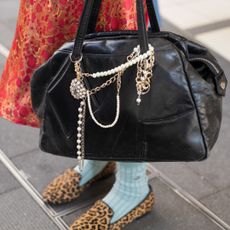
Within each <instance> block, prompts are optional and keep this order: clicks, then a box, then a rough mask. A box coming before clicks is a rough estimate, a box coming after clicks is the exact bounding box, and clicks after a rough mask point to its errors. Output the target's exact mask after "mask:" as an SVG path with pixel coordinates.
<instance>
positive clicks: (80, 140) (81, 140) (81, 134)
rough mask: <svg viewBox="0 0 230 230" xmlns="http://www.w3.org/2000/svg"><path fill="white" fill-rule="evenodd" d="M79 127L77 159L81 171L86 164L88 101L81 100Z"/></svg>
mask: <svg viewBox="0 0 230 230" xmlns="http://www.w3.org/2000/svg"><path fill="white" fill-rule="evenodd" d="M78 112H79V113H78V127H77V141H76V142H77V145H76V150H77V160H78V161H79V163H80V165H79V166H80V167H79V169H80V171H81V170H82V169H83V164H84V126H85V112H86V103H85V101H84V100H83V101H81V103H80V107H79V108H78Z"/></svg>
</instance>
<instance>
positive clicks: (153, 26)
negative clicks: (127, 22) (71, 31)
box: [87, 0, 160, 34]
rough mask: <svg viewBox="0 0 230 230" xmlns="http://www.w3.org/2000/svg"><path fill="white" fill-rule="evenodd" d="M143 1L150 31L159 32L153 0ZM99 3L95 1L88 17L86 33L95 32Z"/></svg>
mask: <svg viewBox="0 0 230 230" xmlns="http://www.w3.org/2000/svg"><path fill="white" fill-rule="evenodd" d="M145 1H146V6H147V10H148V16H149V21H150V29H151V31H152V32H155V33H157V32H160V26H159V23H158V18H157V15H156V10H155V6H154V2H153V1H154V0H145ZM100 4H101V0H96V1H95V6H94V9H93V15H92V17H91V18H90V22H89V23H90V24H89V28H88V31H87V34H90V33H95V32H96V24H97V19H98V14H99V10H100Z"/></svg>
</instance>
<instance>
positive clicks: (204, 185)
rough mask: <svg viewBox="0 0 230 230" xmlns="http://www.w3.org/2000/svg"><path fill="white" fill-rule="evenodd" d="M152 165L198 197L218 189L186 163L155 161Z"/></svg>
mask: <svg viewBox="0 0 230 230" xmlns="http://www.w3.org/2000/svg"><path fill="white" fill-rule="evenodd" d="M152 165H153V166H154V167H156V168H157V169H158V170H160V171H161V172H162V173H164V174H165V175H167V176H168V177H169V178H170V179H171V180H172V181H174V182H175V183H176V184H177V185H179V186H180V187H181V188H183V189H184V190H185V191H187V192H189V193H190V194H191V195H192V196H194V197H195V198H196V199H200V198H202V197H204V196H207V195H209V194H212V193H214V192H215V191H217V188H216V187H215V186H213V185H212V184H210V183H209V182H208V181H207V180H206V179H205V178H204V177H203V176H202V175H199V174H197V173H196V172H195V171H194V170H193V169H191V168H189V167H188V166H187V165H185V164H184V163H179V162H178V163H174V162H170V163H169V162H168V163H153V164H152ZM194 185H196V186H194Z"/></svg>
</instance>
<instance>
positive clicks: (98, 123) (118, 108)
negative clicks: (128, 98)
mask: <svg viewBox="0 0 230 230" xmlns="http://www.w3.org/2000/svg"><path fill="white" fill-rule="evenodd" d="M116 99H117V106H116V116H115V119H114V121H113V122H112V123H111V124H108V125H104V124H102V123H100V122H99V121H98V120H97V119H96V117H95V116H94V114H93V111H92V106H91V102H90V95H89V91H87V102H88V108H89V113H90V115H91V118H92V119H93V121H94V122H95V123H96V124H97V125H98V126H100V127H101V128H104V129H108V128H112V127H113V126H114V125H115V124H116V123H117V121H118V118H119V115H120V96H119V94H117V96H116Z"/></svg>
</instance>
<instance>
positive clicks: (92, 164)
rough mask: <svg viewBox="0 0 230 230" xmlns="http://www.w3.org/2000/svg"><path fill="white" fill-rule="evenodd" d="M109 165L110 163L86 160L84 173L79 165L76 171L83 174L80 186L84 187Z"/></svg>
mask: <svg viewBox="0 0 230 230" xmlns="http://www.w3.org/2000/svg"><path fill="white" fill-rule="evenodd" d="M107 163H108V161H96V160H84V167H83V170H82V171H80V169H79V166H78V165H77V166H76V167H75V168H74V170H75V171H77V172H78V173H80V174H81V180H80V183H79V185H80V186H82V185H84V184H85V183H87V182H88V181H89V180H91V179H92V178H93V177H94V176H96V175H97V174H99V173H100V172H101V171H102V170H103V169H104V167H105V166H106V164H107Z"/></svg>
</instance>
